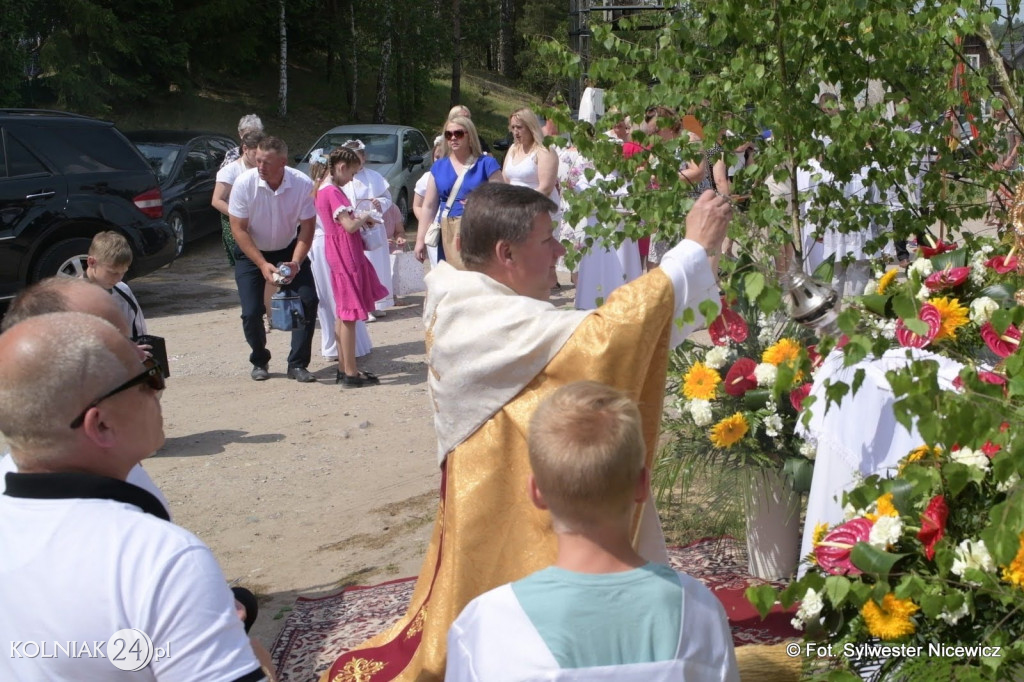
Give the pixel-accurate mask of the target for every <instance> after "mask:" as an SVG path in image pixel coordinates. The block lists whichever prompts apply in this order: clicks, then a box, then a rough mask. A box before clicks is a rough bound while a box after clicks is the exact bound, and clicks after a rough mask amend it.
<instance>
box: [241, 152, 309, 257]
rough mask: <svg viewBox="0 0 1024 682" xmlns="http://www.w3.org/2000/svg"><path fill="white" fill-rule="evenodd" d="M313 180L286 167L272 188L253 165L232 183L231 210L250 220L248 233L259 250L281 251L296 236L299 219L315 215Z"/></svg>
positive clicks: (307, 218)
mask: <svg viewBox="0 0 1024 682" xmlns="http://www.w3.org/2000/svg"><path fill="white" fill-rule="evenodd" d="M312 192H313V181H312V180H310V179H309V176H308V175H306V174H305V173H301V172H299V171H297V170H295V169H294V168H285V169H284V178H283V179H282V180H281V184H280V186H279V187H278V188H277V189H276V190H273V189H270V185H268V184H267V183H266V181H264V180H262V179H260V175H259V171H258V170H257V169H255V168H250V169H249V170H247V171H245V172H244V173H242V174H241V175H239V176H238V178H237V179H236V180H235V184H234V185H232V186H231V200H230V201H229V203H228V213H229V214H230V215H232V216H234V217H236V218H244V219H247V220H248V221H249V234H250V236H252V240H253V242H254V243H255V244H256V248H257V249H259V250H260V251H280V250H281V249H283V248H285V247H286V246H288V245H289V244H291V243H292V240H293V239H295V235H296V233H297V231H298V225H299V221H302V220H309V219H311V218H315V217H316V207H315V206H314V205H313V194H312Z"/></svg>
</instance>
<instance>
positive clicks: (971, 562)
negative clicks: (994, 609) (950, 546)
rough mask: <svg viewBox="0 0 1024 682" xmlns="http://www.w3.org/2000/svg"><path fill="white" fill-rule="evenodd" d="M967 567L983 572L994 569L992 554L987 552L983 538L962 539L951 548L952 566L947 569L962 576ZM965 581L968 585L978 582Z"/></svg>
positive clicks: (989, 571)
mask: <svg viewBox="0 0 1024 682" xmlns="http://www.w3.org/2000/svg"><path fill="white" fill-rule="evenodd" d="M969 568H975V569H977V570H979V571H984V572H985V573H991V572H992V571H994V570H996V565H995V562H994V561H992V555H990V554H989V553H988V547H986V546H985V541H984V540H964V541H963V542H961V543H960V544H959V545H957V548H956V549H955V550H953V566H952V567H951V568H950V569H949V570H951V571H952V572H953V573H955V574H957V575H958V576H960V577H963V575H964V573H965V572H966V571H967V569H969ZM967 583H968V584H970V585H978V584H980V583H975V582H973V581H970V580H968V581H967Z"/></svg>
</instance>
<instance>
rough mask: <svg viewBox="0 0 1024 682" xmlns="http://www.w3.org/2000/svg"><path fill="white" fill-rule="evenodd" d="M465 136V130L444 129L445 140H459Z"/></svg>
mask: <svg viewBox="0 0 1024 682" xmlns="http://www.w3.org/2000/svg"><path fill="white" fill-rule="evenodd" d="M465 136H466V131H465V130H446V131H444V139H446V140H451V139H456V140H461V139H462V138H464V137H465Z"/></svg>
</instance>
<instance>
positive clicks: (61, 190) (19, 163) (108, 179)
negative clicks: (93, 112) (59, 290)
mask: <svg viewBox="0 0 1024 682" xmlns="http://www.w3.org/2000/svg"><path fill="white" fill-rule="evenodd" d="M103 230H116V231H118V232H120V233H121V234H123V235H124V236H125V237H126V238H127V239H128V243H129V244H131V247H132V252H133V254H134V257H133V261H132V267H131V269H130V270H129V272H128V277H134V276H138V275H144V274H146V273H148V272H152V271H153V270H155V269H157V268H159V267H161V266H163V265H166V264H167V263H170V262H171V261H172V260H174V254H175V244H174V234H173V232H172V231H171V228H170V226H169V225H168V224H167V222H166V221H165V220H164V219H163V197H162V196H161V193H160V184H159V183H158V182H157V179H156V175H155V174H154V173H153V169H152V168H150V166H149V164H148V163H147V162H146V160H145V159H144V158H143V157H142V155H141V154H140V153H139V151H138V150H137V149H136V148H135V146H134V145H132V144H131V143H130V142H129V141H128V140H127V139H125V137H124V136H123V135H122V134H121V133H120V132H118V130H117V129H116V128H115V127H114V124H113V123H109V122H106V121H99V120H97V119H94V118H89V117H87V116H79V115H77V114H68V113H64V112H59V111H42V110H27V109H0V302H2V301H3V300H5V299H9V298H12V297H13V296H14V295H15V294H17V293H18V290H19V289H21V288H22V287H24V286H25V285H26V284H28V283H31V282H35V281H37V280H39V279H42V278H44V277H49V276H51V275H55V274H57V273H63V274H68V275H76V274H81V272H82V271H84V268H85V255H86V252H87V251H88V250H89V243H90V242H91V240H92V237H93V235H95V234H96V233H97V232H100V231H103Z"/></svg>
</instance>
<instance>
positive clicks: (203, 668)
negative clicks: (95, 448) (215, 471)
mask: <svg viewBox="0 0 1024 682" xmlns="http://www.w3.org/2000/svg"><path fill="white" fill-rule="evenodd" d="M15 477H17V478H15ZM39 477H50V478H47V479H43V478H39ZM11 478H12V480H11V481H9V482H8V488H7V493H6V494H5V495H2V496H0V547H3V552H0V604H3V610H2V612H0V641H2V642H3V644H4V647H5V648H4V655H3V656H0V679H3V680H51V681H53V680H56V681H62V680H68V681H72V680H73V681H74V682H82V681H89V680H96V681H103V682H106V681H108V680H109V681H117V680H124V681H125V682H142V681H144V682H151V681H159V682H164V681H175V682H176V681H178V680H181V681H182V682H185V681H193V680H205V681H208V682H227V681H232V680H259V679H263V676H262V674H261V673H260V672H259V671H260V666H259V663H258V662H257V661H256V657H255V656H254V655H253V652H252V648H251V646H250V644H249V638H248V637H247V636H246V634H245V629H244V628H243V626H242V622H241V621H240V620H239V618H238V615H237V614H236V612H235V606H234V598H233V595H232V594H231V590H230V589H229V588H228V586H227V583H226V581H225V580H224V575H223V573H222V572H221V570H220V567H219V566H218V565H217V561H216V560H215V559H214V558H213V554H212V553H211V552H210V550H209V548H207V547H206V545H204V544H203V543H202V542H201V541H200V540H199V539H198V538H197V537H195V536H194V535H192V533H189V532H188V531H187V530H185V529H183V528H179V527H178V526H175V525H174V524H172V523H170V522H169V521H165V520H163V519H162V518H159V517H158V516H156V515H155V514H158V513H159V505H158V504H157V502H156V500H154V499H153V498H152V497H151V496H149V495H147V494H146V493H144V492H142V491H140V490H139V489H138V488H135V487H134V486H130V485H129V484H127V483H125V482H123V481H116V480H114V479H109V478H104V477H101V476H88V475H84V474H40V475H37V476H33V475H31V474H12V475H11ZM32 479H34V485H30V484H31V483H33V481H32ZM30 488H31V489H30ZM12 493H13V495H12ZM55 493H56V494H58V495H68V496H67V497H63V498H59V499H44V498H43V496H44V495H45V496H46V497H47V498H49V497H51V496H52V495H53V494H55ZM15 495H16V496H15ZM112 497H118V498H120V499H121V500H129V499H130V500H131V502H128V501H118V500H115V499H111V498H112ZM143 507H145V508H147V509H148V510H149V511H150V512H151V513H146V512H144V511H143ZM125 628H136V629H139V630H141V631H142V632H144V633H146V634H147V635H148V636H149V637H150V639H151V640H152V644H153V647H160V648H163V650H164V651H165V652H166V654H167V655H166V656H164V657H163V658H162V659H161V660H155V658H154V660H152V661H151V662H150V663H149V664H148V665H147V666H145V667H144V668H142V670H140V671H138V672H128V671H121V670H119V669H117V668H116V667H114V665H113V664H112V663H111V661H109V660H106V657H107V656H114V655H116V653H117V652H114V651H108V648H110V647H113V646H116V645H114V644H111V645H110V647H108V646H107V644H106V643H107V642H108V640H110V639H111V636H112V635H113V634H114V633H115V632H117V631H118V630H122V629H125ZM14 642H21V643H22V644H21V645H20V646H18V647H16V648H15V651H14V652H13V653H14V655H13V656H12V655H11V654H12V651H11V647H12V646H13V643H14ZM67 642H72V643H73V644H74V645H75V646H76V647H81V646H83V645H88V647H89V653H88V654H87V655H81V651H80V649H79V653H80V655H79V656H77V657H72V656H69V655H67V654H65V653H64V652H63V651H61V650H59V649H57V648H56V645H57V644H60V645H62V646H64V647H65V650H66V647H67V644H66V643H67ZM25 643H33V644H28V648H27V649H26V648H25V647H26V644H25ZM36 647H40V648H44V650H46V649H48V653H49V654H50V657H49V658H44V657H43V656H41V655H36V656H31V654H32V653H34V652H35V650H36ZM123 650H124V645H123V644H122V649H121V651H122V653H123ZM24 653H28V654H29V655H23V654H24ZM19 654H22V655H19ZM128 655H129V656H132V654H128Z"/></svg>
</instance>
